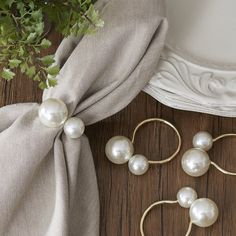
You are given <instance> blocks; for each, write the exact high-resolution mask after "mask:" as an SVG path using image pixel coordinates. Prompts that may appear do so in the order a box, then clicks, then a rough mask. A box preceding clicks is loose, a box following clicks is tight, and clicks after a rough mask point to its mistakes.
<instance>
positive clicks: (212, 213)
mask: <svg viewBox="0 0 236 236" xmlns="http://www.w3.org/2000/svg"><path fill="white" fill-rule="evenodd" d="M175 203H178V204H179V205H180V206H181V207H183V208H189V216H190V223H189V227H188V231H187V233H186V234H185V236H189V235H190V232H191V229H192V225H193V224H195V225H197V226H199V227H209V226H211V225H213V224H214V223H215V222H216V220H217V218H218V215H219V210H218V207H217V205H216V204H215V202H213V201H212V200H211V199H209V198H199V199H197V193H196V191H195V190H194V189H192V188H190V187H184V188H181V189H180V190H179V191H178V193H177V200H174V201H169V200H164V201H158V202H154V203H153V204H152V205H150V206H149V207H148V208H147V209H146V210H145V212H144V213H143V215H142V218H141V221H140V232H141V235H142V236H145V235H144V229H143V225H144V220H145V218H146V216H147V214H148V213H149V212H150V211H151V210H152V209H153V208H154V207H156V206H158V205H161V204H175Z"/></svg>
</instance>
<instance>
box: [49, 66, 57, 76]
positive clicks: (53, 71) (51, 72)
mask: <svg viewBox="0 0 236 236" xmlns="http://www.w3.org/2000/svg"><path fill="white" fill-rule="evenodd" d="M59 71H60V67H59V65H55V66H51V67H48V68H47V73H48V74H49V75H52V76H56V75H58V73H59Z"/></svg>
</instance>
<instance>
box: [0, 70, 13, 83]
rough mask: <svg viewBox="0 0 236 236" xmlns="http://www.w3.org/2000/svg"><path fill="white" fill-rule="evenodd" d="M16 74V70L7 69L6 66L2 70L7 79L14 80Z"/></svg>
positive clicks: (3, 76) (4, 77)
mask: <svg viewBox="0 0 236 236" xmlns="http://www.w3.org/2000/svg"><path fill="white" fill-rule="evenodd" d="M15 75H16V74H15V73H14V72H12V71H11V70H9V69H6V68H3V71H2V74H1V76H2V78H3V79H5V80H8V81H9V80H12V79H13V77H14V76H15Z"/></svg>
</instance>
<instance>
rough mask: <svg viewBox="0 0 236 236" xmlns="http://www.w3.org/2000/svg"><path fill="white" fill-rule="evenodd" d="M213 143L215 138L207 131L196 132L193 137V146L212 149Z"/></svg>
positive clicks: (206, 149)
mask: <svg viewBox="0 0 236 236" xmlns="http://www.w3.org/2000/svg"><path fill="white" fill-rule="evenodd" d="M212 145H213V138H212V136H211V134H209V133H208V132H205V131H201V132H198V133H196V134H195V136H194V137H193V146H194V147H195V148H201V149H203V150H205V151H208V150H210V149H211V147H212Z"/></svg>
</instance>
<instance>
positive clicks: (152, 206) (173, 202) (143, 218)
mask: <svg viewBox="0 0 236 236" xmlns="http://www.w3.org/2000/svg"><path fill="white" fill-rule="evenodd" d="M176 203H178V200H172V201H171V200H165V201H159V202H154V203H153V204H152V205H150V206H149V207H148V208H147V209H146V210H145V211H144V213H143V215H142V218H141V220H140V225H139V229H140V233H141V236H145V234H144V227H143V226H144V221H145V219H146V217H147V215H148V213H149V212H150V211H151V210H152V209H153V208H154V207H156V206H159V205H162V204H176ZM191 229H192V221H190V223H189V226H188V230H187V232H186V234H185V236H189V235H190V232H191Z"/></svg>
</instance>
